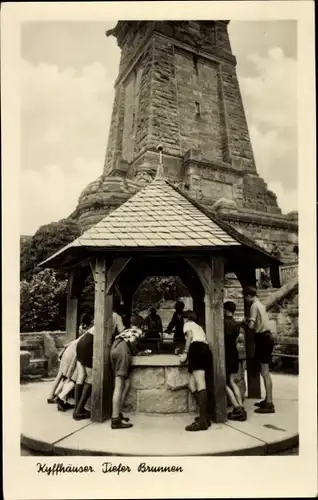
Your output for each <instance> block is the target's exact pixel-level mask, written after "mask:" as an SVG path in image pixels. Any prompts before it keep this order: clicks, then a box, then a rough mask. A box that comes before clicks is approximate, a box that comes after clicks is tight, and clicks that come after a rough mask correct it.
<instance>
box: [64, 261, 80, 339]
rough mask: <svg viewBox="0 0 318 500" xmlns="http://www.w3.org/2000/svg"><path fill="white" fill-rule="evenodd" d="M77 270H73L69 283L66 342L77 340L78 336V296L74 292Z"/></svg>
mask: <svg viewBox="0 0 318 500" xmlns="http://www.w3.org/2000/svg"><path fill="white" fill-rule="evenodd" d="M74 276H75V270H73V271H71V273H70V275H69V278H68V284H67V301H66V339H65V340H66V343H68V342H71V341H72V340H75V339H76V337H77V328H78V302H79V300H78V297H76V296H74V293H73V281H74Z"/></svg>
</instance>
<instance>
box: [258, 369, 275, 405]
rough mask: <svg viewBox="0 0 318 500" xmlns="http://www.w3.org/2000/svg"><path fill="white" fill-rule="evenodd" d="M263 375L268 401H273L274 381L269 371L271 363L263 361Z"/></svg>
mask: <svg viewBox="0 0 318 500" xmlns="http://www.w3.org/2000/svg"><path fill="white" fill-rule="evenodd" d="M261 375H262V377H263V380H264V386H265V392H266V397H265V399H266V402H267V403H272V402H273V383H272V377H271V374H270V372H269V365H268V364H265V363H261Z"/></svg>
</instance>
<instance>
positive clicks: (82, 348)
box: [76, 333, 94, 368]
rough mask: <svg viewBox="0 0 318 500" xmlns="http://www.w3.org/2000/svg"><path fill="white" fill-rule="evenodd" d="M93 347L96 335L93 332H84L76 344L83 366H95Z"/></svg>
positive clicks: (77, 354)
mask: <svg viewBox="0 0 318 500" xmlns="http://www.w3.org/2000/svg"><path fill="white" fill-rule="evenodd" d="M93 348H94V336H93V335H92V334H91V333H84V335H83V336H82V337H81V338H80V340H79V341H78V343H77V346H76V357H77V361H79V362H80V363H81V364H82V365H83V366H85V367H87V368H93Z"/></svg>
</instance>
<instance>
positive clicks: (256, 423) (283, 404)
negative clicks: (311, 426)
mask: <svg viewBox="0 0 318 500" xmlns="http://www.w3.org/2000/svg"><path fill="white" fill-rule="evenodd" d="M256 401H257V400H255V399H248V400H246V402H245V407H246V410H247V414H248V419H247V421H246V422H235V421H233V420H232V421H231V420H229V421H228V422H227V424H226V425H228V426H230V427H232V428H233V429H236V430H238V431H241V432H244V433H246V434H248V435H249V436H254V437H257V438H258V439H261V440H262V441H263V442H264V443H266V452H267V453H271V452H276V451H279V450H281V449H284V447H286V446H287V445H288V444H289V443H290V441H291V439H292V440H293V442H294V437H295V436H296V435H298V402H297V401H295V400H287V399H276V400H275V409H276V413H270V414H258V413H255V411H254V410H255V409H256V408H255V407H254V403H255V402H256Z"/></svg>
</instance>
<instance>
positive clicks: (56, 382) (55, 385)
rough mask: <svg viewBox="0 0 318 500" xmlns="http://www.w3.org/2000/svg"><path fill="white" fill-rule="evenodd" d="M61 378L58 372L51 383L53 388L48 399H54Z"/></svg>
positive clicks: (60, 373)
mask: <svg viewBox="0 0 318 500" xmlns="http://www.w3.org/2000/svg"><path fill="white" fill-rule="evenodd" d="M62 378H63V375H62V372H60V371H59V372H58V374H57V375H56V377H55V380H54V382H53V386H52V389H51V392H50V394H49V397H48V399H53V398H54V396H55V392H56V389H57V388H58V386H59V384H60V383H61V382H62Z"/></svg>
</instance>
